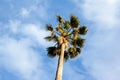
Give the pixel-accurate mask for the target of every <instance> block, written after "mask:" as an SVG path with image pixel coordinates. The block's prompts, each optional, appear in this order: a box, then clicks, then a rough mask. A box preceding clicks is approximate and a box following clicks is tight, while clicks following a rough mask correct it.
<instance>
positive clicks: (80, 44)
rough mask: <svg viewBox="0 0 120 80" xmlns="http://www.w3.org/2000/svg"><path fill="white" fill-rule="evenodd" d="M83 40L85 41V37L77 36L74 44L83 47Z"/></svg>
mask: <svg viewBox="0 0 120 80" xmlns="http://www.w3.org/2000/svg"><path fill="white" fill-rule="evenodd" d="M84 41H85V39H83V38H80V37H78V38H77V39H76V44H77V45H78V46H79V47H83V46H84Z"/></svg>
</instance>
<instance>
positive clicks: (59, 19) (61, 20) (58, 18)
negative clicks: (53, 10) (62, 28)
mask: <svg viewBox="0 0 120 80" xmlns="http://www.w3.org/2000/svg"><path fill="white" fill-rule="evenodd" d="M57 20H58V22H59V23H63V19H62V17H61V16H60V15H57Z"/></svg>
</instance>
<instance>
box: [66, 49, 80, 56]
mask: <svg viewBox="0 0 120 80" xmlns="http://www.w3.org/2000/svg"><path fill="white" fill-rule="evenodd" d="M68 52H69V56H70V58H75V57H77V56H78V52H77V51H76V48H69V49H68Z"/></svg>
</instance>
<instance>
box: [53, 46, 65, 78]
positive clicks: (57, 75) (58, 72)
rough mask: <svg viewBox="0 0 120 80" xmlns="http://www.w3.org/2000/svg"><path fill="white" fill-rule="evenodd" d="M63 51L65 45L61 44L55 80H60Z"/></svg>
mask: <svg viewBox="0 0 120 80" xmlns="http://www.w3.org/2000/svg"><path fill="white" fill-rule="evenodd" d="M64 50H65V44H62V45H61V54H60V56H59V60H58V67H57V71H56V78H55V80H62V71H63V61H64Z"/></svg>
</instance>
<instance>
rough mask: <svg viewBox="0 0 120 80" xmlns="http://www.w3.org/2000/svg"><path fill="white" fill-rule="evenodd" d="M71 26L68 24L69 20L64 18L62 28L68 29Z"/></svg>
mask: <svg viewBox="0 0 120 80" xmlns="http://www.w3.org/2000/svg"><path fill="white" fill-rule="evenodd" d="M70 27H71V25H70V22H69V21H68V20H66V21H65V22H64V29H66V30H67V29H69V28H70Z"/></svg>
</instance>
